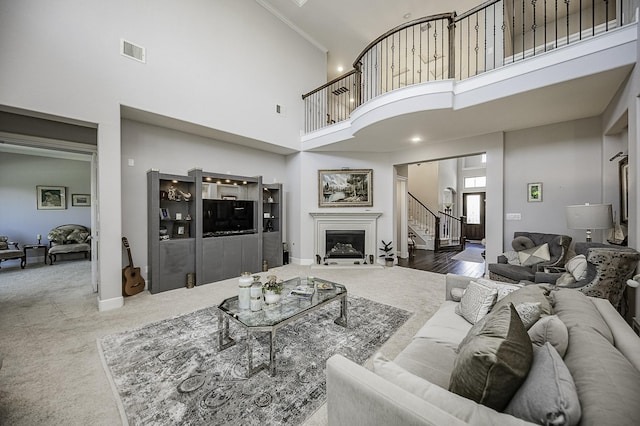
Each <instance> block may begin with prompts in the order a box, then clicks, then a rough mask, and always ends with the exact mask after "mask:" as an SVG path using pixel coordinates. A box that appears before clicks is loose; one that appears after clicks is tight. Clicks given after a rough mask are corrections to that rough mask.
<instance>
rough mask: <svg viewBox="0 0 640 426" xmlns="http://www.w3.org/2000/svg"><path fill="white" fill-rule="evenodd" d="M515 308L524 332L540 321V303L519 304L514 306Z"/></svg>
mask: <svg viewBox="0 0 640 426" xmlns="http://www.w3.org/2000/svg"><path fill="white" fill-rule="evenodd" d="M515 308H516V311H517V312H518V315H519V316H520V319H521V320H522V324H524V328H525V329H526V330H529V329H530V328H531V326H532V325H533V324H535V323H536V322H537V321H538V320H539V319H540V314H541V313H542V312H541V309H540V302H537V303H533V302H527V303H519V304H517V305H515Z"/></svg>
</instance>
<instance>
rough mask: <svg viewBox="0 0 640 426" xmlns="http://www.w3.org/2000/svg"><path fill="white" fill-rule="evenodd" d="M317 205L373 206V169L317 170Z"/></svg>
mask: <svg viewBox="0 0 640 426" xmlns="http://www.w3.org/2000/svg"><path fill="white" fill-rule="evenodd" d="M318 206H319V207H373V170H372V169H342V170H318Z"/></svg>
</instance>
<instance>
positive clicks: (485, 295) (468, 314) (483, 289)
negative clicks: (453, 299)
mask: <svg viewBox="0 0 640 426" xmlns="http://www.w3.org/2000/svg"><path fill="white" fill-rule="evenodd" d="M497 295H498V290H496V289H495V288H491V287H487V286H485V285H482V284H479V283H477V282H475V281H471V282H470V283H469V285H468V286H467V290H466V291H465V292H464V294H463V295H462V299H460V303H458V305H457V306H456V314H458V315H460V316H461V317H463V318H464V319H466V320H467V321H469V322H470V323H471V324H475V323H476V322H478V321H480V319H481V318H482V317H484V316H485V315H487V314H488V313H489V311H490V310H491V307H492V306H493V304H494V303H495V302H496V296H497Z"/></svg>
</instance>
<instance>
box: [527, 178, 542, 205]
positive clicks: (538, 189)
mask: <svg viewBox="0 0 640 426" xmlns="http://www.w3.org/2000/svg"><path fill="white" fill-rule="evenodd" d="M527 201H528V202H530V203H535V202H541V201H542V183H540V182H536V183H528V184H527Z"/></svg>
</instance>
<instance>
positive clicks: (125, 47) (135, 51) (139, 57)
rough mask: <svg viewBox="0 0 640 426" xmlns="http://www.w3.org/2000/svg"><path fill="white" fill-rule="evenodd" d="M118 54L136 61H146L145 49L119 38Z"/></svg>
mask: <svg viewBox="0 0 640 426" xmlns="http://www.w3.org/2000/svg"><path fill="white" fill-rule="evenodd" d="M120 54H121V55H122V56H126V57H127V58H129V59H133V60H135V61H138V62H142V63H145V62H146V56H147V55H146V50H145V48H144V47H142V46H138V45H137V44H133V43H131V42H130V41H127V40H125V39H120Z"/></svg>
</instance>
